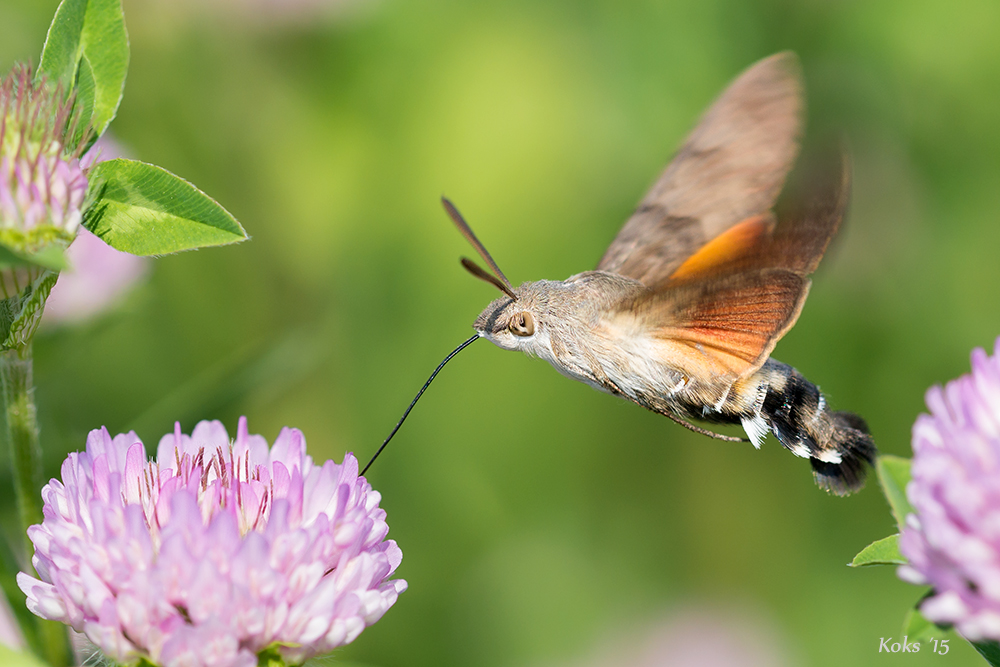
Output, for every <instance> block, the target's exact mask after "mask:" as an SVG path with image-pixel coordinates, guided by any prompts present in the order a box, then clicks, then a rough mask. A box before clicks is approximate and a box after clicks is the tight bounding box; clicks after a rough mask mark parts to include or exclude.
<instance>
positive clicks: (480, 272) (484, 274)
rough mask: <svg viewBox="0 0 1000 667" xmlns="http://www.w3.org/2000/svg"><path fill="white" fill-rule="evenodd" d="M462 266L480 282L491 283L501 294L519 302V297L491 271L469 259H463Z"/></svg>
mask: <svg viewBox="0 0 1000 667" xmlns="http://www.w3.org/2000/svg"><path fill="white" fill-rule="evenodd" d="M462 266H464V267H465V270H466V271H468V272H469V273H471V274H472V275H474V276H475V277H477V278H479V279H480V280H485V281H486V282H488V283H490V284H491V285H494V286H495V287H497V288H498V289H499V290H500V291H501V292H503V293H504V294H506V295H507V296H509V297H510V298H512V299H513V300H514V301H517V295H516V294H514V292H513V291H512V290H511V289H510V288H509V287H507V286H506V285H504V284H503V283H502V282H500V279H499V278H497V277H496V276H494V275H493V274H492V273H490V272H489V271H487V270H486V269H484V268H483V267H481V266H479V265H478V264H476V263H475V262H473V261H472V260H471V259H469V258H468V257H463V258H462Z"/></svg>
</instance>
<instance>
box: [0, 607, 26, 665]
mask: <svg viewBox="0 0 1000 667" xmlns="http://www.w3.org/2000/svg"><path fill="white" fill-rule="evenodd" d="M0 644H3V645H4V646H6V647H7V648H12V649H14V650H15V651H20V650H22V649H24V647H25V643H24V635H23V634H22V633H21V626H19V625H18V624H17V619H16V618H15V617H14V611H13V610H12V609H11V608H10V603H9V602H8V601H7V596H6V595H4V594H3V593H2V592H0Z"/></svg>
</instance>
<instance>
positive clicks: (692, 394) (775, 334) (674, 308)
mask: <svg viewBox="0 0 1000 667" xmlns="http://www.w3.org/2000/svg"><path fill="white" fill-rule="evenodd" d="M803 106H804V105H803V94H802V84H801V76H800V73H799V67H798V62H797V59H796V57H795V56H794V54H791V53H779V54H776V55H773V56H771V57H769V58H765V59H764V60H761V61H759V62H757V63H756V64H754V65H752V66H751V67H750V68H749V69H747V70H746V71H745V72H743V73H742V74H741V75H740V76H739V77H737V78H736V80H735V81H733V82H732V83H731V84H730V85H729V87H728V88H727V89H726V90H725V91H724V92H723V93H722V95H721V96H720V97H719V98H718V99H717V100H716V101H715V102H714V103H713V104H712V106H711V107H709V109H708V111H707V112H706V113H705V115H704V116H703V118H702V119H701V121H700V122H699V124H698V125H697V127H695V129H694V131H693V132H692V133H691V134H690V136H689V137H688V138H687V140H686V141H685V142H684V144H683V145H682V146H681V148H680V150H679V151H678V152H677V154H676V156H675V157H674V158H673V160H672V161H671V162H670V163H669V165H667V168H666V170H665V171H664V172H663V173H662V174H661V175H660V177H659V179H658V180H657V181H656V182H655V183H654V184H653V187H652V188H651V189H650V190H649V192H648V193H647V194H646V196H645V197H644V198H643V199H642V201H641V202H640V203H639V206H638V208H637V209H636V210H635V212H634V213H633V214H632V216H631V217H630V218H629V219H628V220H627V221H626V222H625V225H624V227H622V229H621V231H620V232H619V233H618V235H617V236H616V237H615V238H614V240H613V241H612V242H611V245H610V247H608V249H607V251H606V252H605V253H604V256H603V257H602V258H601V260H600V262H599V263H598V264H597V267H596V269H595V270H593V271H585V272H583V273H579V274H577V275H574V276H570V277H569V278H567V279H566V280H562V281H556V280H540V281H537V282H526V283H523V284H522V285H520V286H519V287H516V288H515V287H513V286H512V285H511V283H510V281H508V280H507V278H506V276H504V274H503V272H502V271H501V270H500V268H499V267H498V266H497V264H496V262H494V261H493V258H492V257H491V256H490V254H489V253H488V252H487V251H486V249H485V247H483V245H482V244H481V243H480V242H479V240H478V239H477V238H476V236H475V234H474V233H473V232H472V230H471V228H470V227H469V226H468V224H467V223H466V222H465V221H464V220H463V219H462V216H461V215H460V214H459V212H458V211H457V209H455V207H454V206H453V205H452V204H451V202H449V201H448V200H447V199H443V203H444V206H445V209H446V210H447V212H448V214H449V215H450V217H451V218H452V220H453V221H454V222H455V224H456V225H457V226H458V228H459V229H460V230H461V231H462V233H463V234H464V235H465V237H466V239H468V241H469V242H470V243H471V244H472V245H473V247H474V248H475V249H476V250H477V252H478V253H479V255H480V256H481V257H482V259H483V260H484V261H485V262H486V264H487V266H488V267H489V268H490V271H486V270H485V269H483V268H481V267H479V266H478V265H477V264H475V263H474V262H472V261H471V260H469V259H466V258H463V259H462V264H463V265H464V266H465V268H466V269H467V270H469V271H470V272H471V273H473V274H474V275H475V276H477V277H479V278H481V279H483V280H486V281H488V282H490V283H492V284H493V285H495V286H496V287H498V288H499V289H500V290H501V291H502V292H503V296H501V297H500V298H498V299H496V300H495V301H493V302H492V303H490V304H489V305H488V306H487V307H486V309H485V310H483V312H482V313H481V314H480V315H479V317H478V318H477V319H476V321H475V324H474V325H473V327H474V329H475V331H476V334H475V336H473V337H472V338H470V339H469V340H468V341H466V342H465V343H463V344H462V346H460V347H459V349H461V348H463V347H465V346H466V345H468V344H470V343H471V342H473V341H474V340H476V339H478V338H485V339H487V340H489V341H490V342H492V343H494V344H495V345H497V346H498V347H501V348H503V349H506V350H520V351H521V352H525V353H526V354H528V355H531V356H537V357H541V358H542V359H545V360H546V361H548V362H549V363H550V364H552V366H553V367H555V369H556V370H557V371H559V372H560V373H562V374H563V375H565V376H567V377H570V378H572V379H574V380H579V381H581V382H584V383H586V384H588V385H590V386H592V387H594V388H596V389H599V390H601V391H604V392H607V393H609V394H613V395H615V396H620V397H622V398H624V399H627V400H630V401H632V402H634V403H637V404H639V405H641V406H642V407H644V408H647V409H649V410H652V411H653V412H656V413H659V414H662V415H664V416H666V417H669V418H671V419H673V420H674V421H676V422H679V423H680V424H682V425H684V426H686V427H687V428H690V429H692V430H695V431H698V432H700V433H705V434H707V435H711V436H712V437H717V438H722V439H727V440H740V438H732V437H729V436H722V435H719V434H716V433H713V432H711V431H708V430H706V429H704V428H701V427H698V426H696V425H694V424H692V423H691V421H692V420H697V421H702V422H708V423H716V424H741V425H742V426H743V428H744V430H745V431H746V433H747V436H748V437H749V439H750V441H752V442H753V444H754V446H755V447H758V448H759V447H760V445H761V443H762V442H763V440H764V438H765V436H766V435H767V434H768V433H773V434H774V435H775V436H776V437H777V439H778V441H779V442H780V443H781V444H782V445H784V446H785V448H787V449H788V450H790V451H791V452H792V453H793V454H796V455H797V456H800V457H803V458H807V459H809V461H810V463H811V464H812V469H813V473H814V476H815V479H816V482H817V484H818V485H819V486H820V487H822V488H824V489H826V490H827V491H830V492H832V493H835V494H838V495H845V494H848V493H851V492H852V491H856V490H858V489H859V488H861V486H862V485H863V483H864V477H865V473H866V467H865V465H866V464H869V465H870V464H871V463H872V461H873V459H874V457H875V453H876V450H875V445H874V443H873V441H872V438H871V436H870V435H869V433H868V429H867V426H866V425H865V422H864V420H863V419H861V417H859V416H857V415H855V414H852V413H849V412H834V411H832V410H830V409H829V407H828V406H827V403H826V399H825V398H824V396H823V395H822V393H820V390H819V389H818V388H817V387H816V385H814V384H812V383H811V382H809V381H808V380H807V379H806V378H804V377H803V376H802V375H801V374H800V373H799V372H798V371H797V370H795V369H794V368H792V367H791V366H788V365H786V364H783V363H781V362H779V361H776V360H774V359H771V358H770V354H771V351H772V350H773V349H774V346H775V344H776V343H777V342H778V340H779V339H780V338H781V337H782V336H783V335H784V334H785V333H787V332H788V330H789V329H791V327H792V325H794V324H795V321H796V319H797V318H798V316H799V312H800V311H801V309H802V305H803V303H804V302H805V299H806V295H807V293H808V291H809V285H810V281H809V278H808V276H809V274H810V273H812V272H813V271H814V270H815V269H816V267H817V265H818V264H819V261H820V259H821V258H822V256H823V253H824V251H825V250H826V247H827V244H828V243H829V241H830V239H831V238H832V237H833V235H834V234H835V233H836V231H837V228H838V226H839V225H840V221H841V219H842V218H843V216H844V212H845V209H846V206H847V199H848V191H849V187H850V174H849V170H848V168H847V164H846V161H845V160H844V159H843V158H841V157H839V156H838V157H837V158H835V159H831V160H829V161H828V162H831V163H832V164H831V165H827V168H826V169H823V170H821V173H820V174H819V175H818V177H816V178H814V179H813V182H812V183H811V184H810V186H809V187H807V188H805V192H799V193H798V196H797V198H796V203H795V204H794V205H792V206H788V207H783V208H781V209H779V211H778V213H775V212H774V211H773V210H772V209H774V208H775V204H776V202H777V200H778V196H779V194H780V193H781V192H782V190H783V189H784V188H785V181H786V177H787V176H788V174H789V171H790V170H791V168H792V165H793V164H794V163H795V161H796V157H797V155H798V153H799V139H800V134H801V128H802V115H803ZM457 352H458V350H456V351H455V352H453V353H452V354H451V355H449V357H448V358H447V359H446V360H445V362H442V364H441V366H439V367H438V369H437V370H435V372H434V374H433V375H432V376H431V380H433V378H434V376H435V375H436V374H437V372H438V371H440V369H441V367H442V366H443V365H444V363H446V362H447V361H448V359H450V358H451V357H452V356H454V355H455V354H456V353H457ZM431 380H428V382H427V384H429V383H430V381H431ZM427 384H425V385H424V389H426V387H427ZM421 393H423V389H421ZM418 398H419V394H418ZM415 402H416V399H414V403H415ZM412 406H413V404H412V403H411V406H410V407H411V408H412ZM408 413H409V410H407V413H406V414H408ZM406 414H404V416H403V419H405V417H406ZM400 424H402V419H401V420H400V422H399V424H397V429H398V427H399V425H400ZM394 433H395V431H393V434H394ZM391 437H392V436H391V435H390V438H391ZM386 442H388V439H387V440H386ZM383 447H384V444H383ZM379 451H381V450H379ZM376 456H377V455H376ZM369 465H370V464H369Z"/></svg>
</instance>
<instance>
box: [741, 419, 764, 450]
mask: <svg viewBox="0 0 1000 667" xmlns="http://www.w3.org/2000/svg"><path fill="white" fill-rule="evenodd" d="M740 423H742V424H743V430H744V431H746V432H747V437H748V438H750V441H751V442H752V443H753V446H754V448H755V449H760V446H761V445H762V444H763V443H764V438H766V437H767V434H768V433H770V432H771V429H770V427H768V425H767V422H766V421H764V418H763V417H761V416H760V415H759V414H757V415H754V416H753V417H752V418H750V417H744V418H743V419H741V420H740Z"/></svg>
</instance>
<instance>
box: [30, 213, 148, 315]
mask: <svg viewBox="0 0 1000 667" xmlns="http://www.w3.org/2000/svg"><path fill="white" fill-rule="evenodd" d="M66 259H67V261H68V262H69V265H70V268H69V269H67V270H66V271H63V272H62V273H60V274H59V280H58V282H56V284H55V287H53V288H52V291H51V292H50V293H49V298H48V301H46V302H45V311H44V313H43V314H42V324H43V325H45V324H49V325H52V324H61V323H75V322H82V321H84V320H87V319H89V318H91V317H94V316H96V315H98V314H100V313H102V312H104V311H106V310H107V309H109V308H110V307H112V306H114V305H115V303H116V302H117V301H119V300H120V299H121V298H122V297H123V296H124V295H125V293H126V292H128V290H129V289H130V288H131V287H132V286H133V285H134V284H135V283H136V282H138V281H139V280H141V279H142V278H143V277H144V276H145V275H146V274H147V273H148V272H149V259H148V258H146V257H136V256H135V255H130V254H128V253H127V252H121V251H120V250H115V249H114V248H112V247H111V246H109V245H108V244H107V243H105V242H104V241H102V240H101V239H99V238H97V237H96V236H94V235H93V234H91V233H90V232H88V231H87V230H86V229H84V228H83V227H80V231H79V232H78V233H77V235H76V239H74V240H73V243H72V244H71V245H70V247H69V249H68V250H67V251H66Z"/></svg>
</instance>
